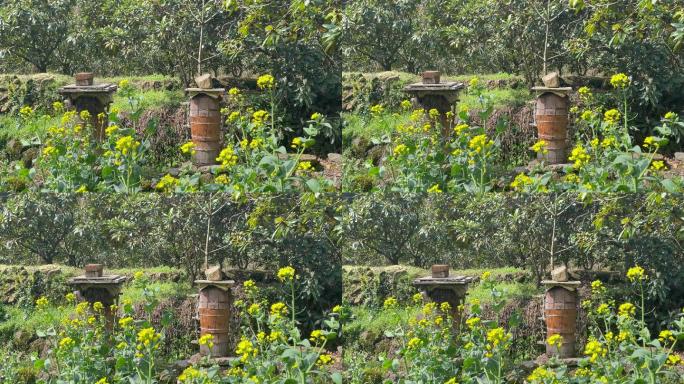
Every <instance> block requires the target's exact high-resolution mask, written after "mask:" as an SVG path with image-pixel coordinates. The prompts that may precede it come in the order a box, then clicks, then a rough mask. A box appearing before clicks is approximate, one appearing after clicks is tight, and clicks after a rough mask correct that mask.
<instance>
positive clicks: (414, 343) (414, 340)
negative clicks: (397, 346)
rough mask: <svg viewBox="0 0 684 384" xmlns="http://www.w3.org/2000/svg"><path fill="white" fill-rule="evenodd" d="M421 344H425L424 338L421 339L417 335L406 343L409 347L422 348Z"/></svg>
mask: <svg viewBox="0 0 684 384" xmlns="http://www.w3.org/2000/svg"><path fill="white" fill-rule="evenodd" d="M421 345H423V340H421V339H419V338H417V337H414V338H412V339H411V340H409V341H408V343H407V344H406V347H407V348H408V349H418V348H420V346H421Z"/></svg>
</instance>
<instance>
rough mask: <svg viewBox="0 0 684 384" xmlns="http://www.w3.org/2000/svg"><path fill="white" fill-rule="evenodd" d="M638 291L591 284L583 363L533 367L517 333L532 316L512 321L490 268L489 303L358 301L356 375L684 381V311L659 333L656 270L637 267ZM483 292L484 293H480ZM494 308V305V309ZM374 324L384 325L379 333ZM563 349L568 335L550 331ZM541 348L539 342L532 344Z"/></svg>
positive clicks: (349, 359)
mask: <svg viewBox="0 0 684 384" xmlns="http://www.w3.org/2000/svg"><path fill="white" fill-rule="evenodd" d="M626 278H627V280H628V281H629V282H630V288H629V291H630V297H631V299H630V300H628V301H625V302H616V301H615V300H613V299H612V298H611V297H610V295H609V294H608V292H609V291H608V290H607V289H606V287H605V286H604V285H603V283H602V282H601V281H599V280H597V281H594V282H592V283H591V290H592V292H591V298H590V299H588V300H585V301H583V303H582V307H583V309H584V310H586V311H587V313H588V318H589V325H588V328H587V333H588V339H587V342H586V344H584V345H580V346H578V353H579V354H580V356H581V358H580V359H579V362H578V366H572V367H569V366H567V365H566V364H567V362H565V361H561V360H559V359H557V358H555V357H550V358H547V359H542V360H537V362H536V363H535V364H533V365H534V366H533V367H532V368H529V369H527V368H524V365H522V364H521V363H522V362H523V361H522V360H523V359H524V357H523V356H522V355H520V349H518V348H514V345H515V346H516V347H517V346H520V342H521V340H520V339H519V338H518V335H517V334H516V336H515V337H514V333H515V332H516V329H518V328H519V327H520V326H521V325H524V321H529V319H523V318H522V317H521V316H520V313H518V315H514V316H510V317H508V318H507V320H506V321H504V320H503V317H501V312H502V310H503V309H504V308H505V306H506V302H507V301H509V300H511V296H509V294H507V293H506V289H505V287H503V286H501V284H498V283H496V282H495V281H493V280H492V278H491V275H490V274H489V273H488V272H487V271H485V272H484V273H483V274H482V276H481V278H480V283H479V288H477V289H478V290H481V291H482V293H483V294H484V292H487V293H488V296H489V299H488V300H487V301H486V302H483V301H481V300H480V299H479V298H476V297H471V298H469V299H467V300H466V303H465V304H464V305H463V307H462V308H459V310H461V311H464V315H463V316H462V318H461V319H460V320H455V319H453V318H452V316H451V313H452V312H451V311H452V308H450V306H449V305H448V303H434V302H424V298H423V297H422V295H420V294H418V295H415V296H414V297H412V298H411V299H410V300H409V301H400V300H397V299H395V298H394V297H388V298H387V299H385V301H384V303H383V305H382V307H381V308H379V309H378V308H375V309H371V308H361V309H352V310H351V313H352V314H353V315H352V316H351V321H350V322H349V323H348V324H347V326H350V327H351V329H352V330H356V329H357V327H356V324H357V323H361V324H363V325H362V326H361V327H358V330H359V331H361V330H363V331H362V332H363V333H360V334H354V336H353V339H354V340H355V341H354V342H352V343H351V347H350V348H349V349H347V350H346V353H345V357H344V358H345V362H346V363H347V364H348V369H347V371H346V374H347V376H346V379H347V380H348V382H350V383H482V382H487V383H523V382H524V383H613V382H630V381H635V382H644V383H679V382H681V381H680V380H681V377H682V371H683V368H684V367H682V365H681V361H682V360H681V356H680V354H679V353H678V352H677V349H676V345H677V341H678V340H682V339H684V312H682V313H680V314H679V316H678V317H677V318H676V319H674V320H673V321H672V322H670V323H668V324H665V325H663V326H662V328H661V329H659V330H657V331H655V334H654V333H652V332H651V331H650V330H649V329H648V328H647V327H646V322H645V318H646V316H647V313H648V312H649V309H648V308H645V307H644V304H643V303H644V301H643V297H644V287H645V285H646V284H648V278H649V273H648V272H647V271H645V270H644V269H642V268H640V267H638V266H637V267H634V268H631V269H630V270H629V271H628V273H627V277H626ZM474 296H477V295H474ZM485 308H489V309H490V311H486V310H485ZM371 330H373V331H375V332H377V333H375V334H372V333H371ZM544 338H545V339H546V340H545V341H546V343H548V344H550V345H551V346H552V347H553V346H556V347H558V348H560V346H561V345H563V343H564V340H563V338H562V337H561V336H560V335H546V336H544ZM532 348H533V349H534V348H535V347H534V345H532Z"/></svg>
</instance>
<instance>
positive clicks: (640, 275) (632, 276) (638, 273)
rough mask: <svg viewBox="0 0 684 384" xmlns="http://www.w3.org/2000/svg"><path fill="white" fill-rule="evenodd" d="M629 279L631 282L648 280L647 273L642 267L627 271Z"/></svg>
mask: <svg viewBox="0 0 684 384" xmlns="http://www.w3.org/2000/svg"><path fill="white" fill-rule="evenodd" d="M627 278H628V279H629V281H631V282H633V283H634V282H636V281H642V280H645V279H646V272H645V271H644V269H643V268H641V267H640V266H638V265H637V266H634V267H632V268H630V269H628V270H627Z"/></svg>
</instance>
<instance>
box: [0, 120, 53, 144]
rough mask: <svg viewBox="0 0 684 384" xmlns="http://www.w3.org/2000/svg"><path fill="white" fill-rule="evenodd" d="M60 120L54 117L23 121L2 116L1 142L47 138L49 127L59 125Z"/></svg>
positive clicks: (0, 121)
mask: <svg viewBox="0 0 684 384" xmlns="http://www.w3.org/2000/svg"><path fill="white" fill-rule="evenodd" d="M59 121H60V118H59V117H53V116H47V115H44V116H39V117H35V118H31V119H26V120H24V119H22V118H21V117H19V116H10V115H0V142H2V141H9V140H11V139H18V140H22V141H30V140H33V139H38V141H39V142H41V141H42V140H43V138H44V137H45V135H46V133H47V130H48V128H49V127H51V126H54V125H57V124H59Z"/></svg>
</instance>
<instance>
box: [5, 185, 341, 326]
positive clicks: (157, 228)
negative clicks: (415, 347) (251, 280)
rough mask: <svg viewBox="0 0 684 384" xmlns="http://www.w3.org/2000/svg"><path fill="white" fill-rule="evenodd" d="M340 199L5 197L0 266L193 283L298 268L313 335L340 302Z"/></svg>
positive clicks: (304, 320)
mask: <svg viewBox="0 0 684 384" xmlns="http://www.w3.org/2000/svg"><path fill="white" fill-rule="evenodd" d="M338 199H339V197H336V196H333V195H331V196H328V195H315V194H301V195H292V196H289V195H283V196H279V195H263V196H260V197H254V198H252V199H244V200H234V198H233V196H231V195H226V194H192V195H178V196H174V197H164V196H162V195H160V194H138V195H128V196H127V198H125V199H121V197H120V195H117V194H84V195H75V194H44V195H34V194H31V193H26V194H17V195H12V196H4V197H3V201H2V204H0V228H1V229H0V233H1V235H0V236H1V238H2V240H0V241H1V243H2V244H3V248H1V249H0V262H3V263H8V264H10V263H11V264H39V263H61V264H67V265H69V266H75V267H80V266H82V265H84V264H87V263H98V262H99V263H104V264H106V265H107V267H108V269H109V268H123V267H129V268H131V267H136V268H148V267H157V266H170V267H175V268H179V269H181V270H183V271H184V272H185V273H184V278H186V279H188V280H193V279H195V278H197V277H199V276H200V274H201V272H202V271H203V270H204V265H205V263H206V265H213V264H221V265H223V266H224V267H225V268H230V267H232V268H238V269H246V268H256V269H265V270H267V271H268V270H271V271H272V270H275V269H277V268H278V267H280V266H283V265H292V266H294V267H295V268H297V270H298V273H299V275H300V277H301V279H300V281H299V285H298V287H299V296H298V300H300V301H298V306H299V307H300V308H306V309H307V311H306V312H302V314H301V316H302V318H301V319H300V321H301V322H302V324H304V326H308V327H311V326H313V325H314V324H315V323H316V321H318V320H319V319H320V314H322V313H325V312H326V311H327V310H329V309H330V308H331V307H332V306H334V305H335V304H338V303H339V302H340V301H341V297H342V271H341V256H340V252H341V251H340V245H339V241H340V233H339V232H338V229H337V225H338V215H339V214H340V213H339V212H338V210H339V209H340V204H341V203H340V202H339V200H338ZM273 255H277V257H274V256H273ZM124 272H125V271H124ZM160 288H161V289H162V291H163V290H164V289H166V288H165V286H162V287H160ZM167 288H168V287H167ZM55 292H57V291H56V290H55ZM131 294H132V295H133V294H134V293H131Z"/></svg>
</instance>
